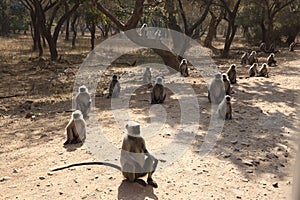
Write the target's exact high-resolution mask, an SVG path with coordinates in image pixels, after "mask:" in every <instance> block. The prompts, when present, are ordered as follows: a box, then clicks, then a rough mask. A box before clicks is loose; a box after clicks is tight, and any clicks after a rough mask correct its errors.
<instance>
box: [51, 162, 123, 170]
mask: <svg viewBox="0 0 300 200" xmlns="http://www.w3.org/2000/svg"><path fill="white" fill-rule="evenodd" d="M83 165H104V166H108V167H112V168H115V169H117V170H119V171H121V167H120V166H118V165H115V164H112V163H108V162H81V163H73V164H69V165H65V166H61V167H56V168H52V169H50V170H51V171H59V170H62V169H67V168H70V167H76V166H83Z"/></svg>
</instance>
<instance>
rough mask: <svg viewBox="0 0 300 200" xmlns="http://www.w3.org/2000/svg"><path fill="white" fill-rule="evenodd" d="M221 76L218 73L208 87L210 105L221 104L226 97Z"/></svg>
mask: <svg viewBox="0 0 300 200" xmlns="http://www.w3.org/2000/svg"><path fill="white" fill-rule="evenodd" d="M221 76H222V75H221V73H217V74H216V75H215V78H214V79H213V80H212V82H211V83H210V85H209V87H208V101H209V103H213V104H219V103H220V102H221V101H222V100H223V98H224V96H225V88H224V83H223V81H222V79H221Z"/></svg>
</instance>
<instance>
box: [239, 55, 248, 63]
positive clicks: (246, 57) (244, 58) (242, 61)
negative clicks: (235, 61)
mask: <svg viewBox="0 0 300 200" xmlns="http://www.w3.org/2000/svg"><path fill="white" fill-rule="evenodd" d="M247 62H248V53H247V52H245V53H244V54H243V55H242V57H241V64H242V65H247Z"/></svg>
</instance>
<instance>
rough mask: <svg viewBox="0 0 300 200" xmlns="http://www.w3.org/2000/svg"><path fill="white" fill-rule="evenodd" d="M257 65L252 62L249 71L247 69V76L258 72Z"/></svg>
mask: <svg viewBox="0 0 300 200" xmlns="http://www.w3.org/2000/svg"><path fill="white" fill-rule="evenodd" d="M257 66H258V64H257V63H253V65H252V66H251V67H250V68H249V71H248V74H249V77H253V76H256V75H257V73H258V71H257Z"/></svg>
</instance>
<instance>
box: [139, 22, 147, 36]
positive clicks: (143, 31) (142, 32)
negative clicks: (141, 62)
mask: <svg viewBox="0 0 300 200" xmlns="http://www.w3.org/2000/svg"><path fill="white" fill-rule="evenodd" d="M140 36H141V37H143V38H147V24H146V23H144V24H143V25H142V27H141V28H140Z"/></svg>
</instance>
